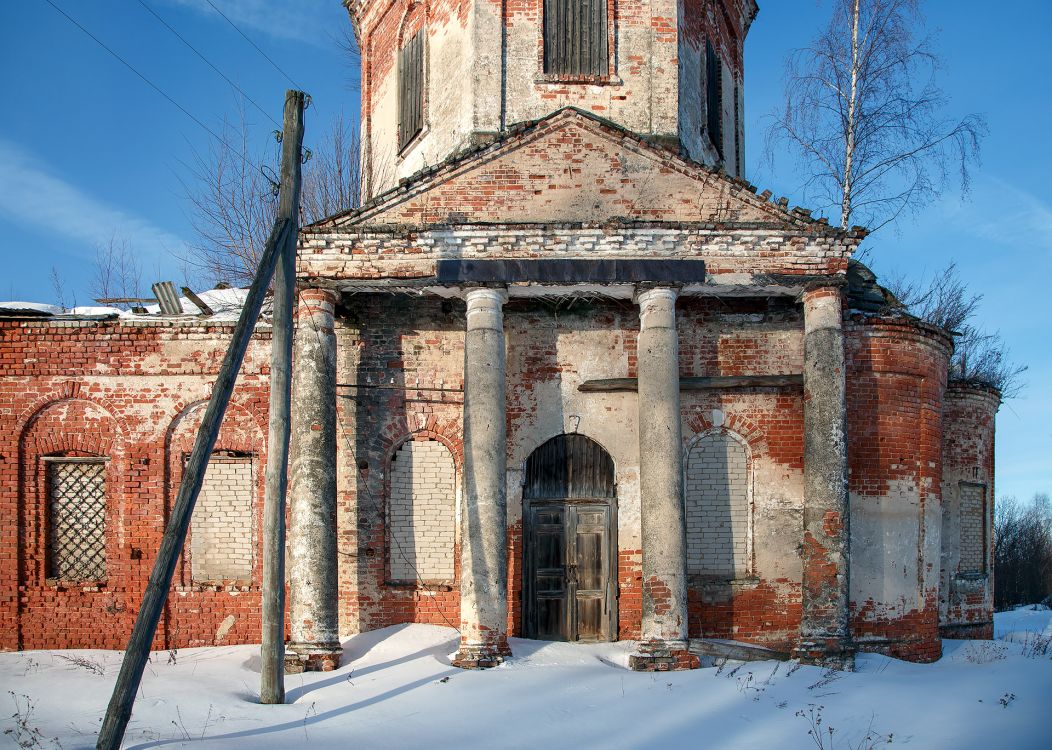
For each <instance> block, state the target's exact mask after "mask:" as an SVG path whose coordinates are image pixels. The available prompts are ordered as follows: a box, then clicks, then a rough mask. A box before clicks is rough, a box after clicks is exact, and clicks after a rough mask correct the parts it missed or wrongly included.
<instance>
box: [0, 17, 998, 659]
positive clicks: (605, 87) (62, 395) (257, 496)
mask: <svg viewBox="0 0 1052 750" xmlns="http://www.w3.org/2000/svg"><path fill="white" fill-rule="evenodd" d="M347 6H348V10H349V11H350V15H351V20H352V22H353V24H354V29H355V33H356V35H357V38H358V42H359V47H360V49H361V55H362V110H361V111H362V118H361V120H362V144H363V145H362V148H363V153H362V173H363V192H364V195H365V198H366V199H365V201H364V202H363V205H362V206H360V207H359V208H357V209H355V210H353V211H348V212H346V213H343V214H340V215H337V216H334V217H330V218H329V219H326V220H325V221H321V222H319V223H317V224H315V225H312V226H309V227H306V228H304V229H303V230H302V232H301V236H300V243H299V257H298V261H297V264H298V281H299V304H298V313H297V332H296V345H295V357H294V364H293V368H294V385H293V408H292V430H293V445H292V457H291V462H290V471H291V479H290V489H289V506H290V510H289V548H288V560H289V573H288V576H289V589H290V606H289V639H290V643H289V663H288V667H289V668H290V669H325V668H331V667H332V665H333V664H335V663H336V662H337V661H338V660H339V658H340V653H341V646H340V640H341V638H343V637H345V636H347V635H350V634H353V633H357V632H361V631H366V630H372V629H375V628H381V627H385V626H389V625H394V624H398V623H409V622H417V623H431V624H436V625H445V626H453V627H456V628H458V629H459V632H460V648H459V651H458V653H457V655H456V657H455V660H454V661H455V663H457V664H459V665H461V666H465V667H473V666H490V665H493V664H496V663H498V662H499V661H500V660H501V659H503V658H505V657H506V656H508V655H509V653H510V650H509V645H508V636H519V637H526V638H538V639H550V640H570V641H597V640H615V639H630V640H634V641H638V647H637V648H636V649H635V650H634V653H633V655H632V658H631V663H632V666H633V667H634V668H637V669H667V668H681V667H689V666H693V665H695V664H696V663H697V657H696V654H698V653H702V652H707V651H706V649H709V648H711V647H712V644H713V643H714V642H715V641H716V640H732V641H738V642H741V643H744V644H751V645H753V646H760V647H765V648H767V649H772V650H775V651H780V652H786V653H792V654H793V655H796V656H798V657H801V658H804V659H808V660H811V661H814V662H818V663H825V664H831V665H835V666H850V663H851V661H852V658H853V654H854V653H855V652H856V651H858V650H863V651H880V652H883V653H888V654H891V655H893V656H897V657H901V658H906V659H912V660H917V661H929V660H933V659H936V658H938V656H939V655H940V637H954V636H967V637H990V636H991V635H992V633H991V631H992V625H991V622H992V575H991V562H992V531H991V526H992V523H991V521H992V502H993V468H994V467H993V438H994V416H995V413H996V411H997V408H998V406H999V396H998V394H997V393H996V392H994V391H992V390H986V389H982V388H978V387H975V386H973V385H965V384H960V383H954V382H948V378H947V371H948V360H949V356H950V354H951V352H952V348H953V339H952V337H951V335H950V334H949V333H948V332H946V331H943V330H941V329H938V328H935V327H932V326H930V325H927V324H925V323H923V322H921V321H919V320H917V319H915V318H913V317H910V316H909V315H907V314H905V312H903V311H902V310H901V309H898V308H897V307H896V305H895V304H894V300H893V298H891V297H890V296H889V295H888V294H887V293H886V292H885V291H884V290H883V289H882V288H881V287H880V286H879V285H878V284H877V283H876V280H875V279H874V277H873V276H872V274H870V273H869V272H868V270H867V269H866V268H865V267H864V266H861V265H860V264H858V263H856V262H855V261H853V260H852V253H853V252H854V250H855V249H856V247H857V246H858V244H859V243H860V242H861V240H862V239H863V237H864V234H865V233H864V231H863V230H861V229H852V230H850V231H843V230H841V229H839V228H836V227H832V226H830V225H829V224H828V222H827V221H825V220H824V219H816V218H814V217H813V216H812V215H811V214H810V212H809V211H807V210H804V209H800V208H792V209H790V208H789V206H788V204H787V203H786V201H784V200H781V201H774V200H772V199H771V195H770V193H769V192H764V193H760V194H757V191H756V188H755V187H753V186H752V185H751V184H749V183H748V182H747V181H746V180H745V179H744V175H743V164H744V158H743V125H742V123H743V121H744V117H743V106H744V105H743V103H744V95H743V86H744V62H743V49H744V41H745V37H746V34H747V32H748V30H749V26H750V24H751V23H752V22H753V19H754V17H755V16H756V13H757V8H756V5H755V2H754V1H753V0H694V1H693V2H686V3H676V2H672V1H671V0H660V1H659V2H655V3H650V4H645V5H639V4H633V3H614V2H609V1H608V0H523V1H522V2H513V3H503V4H501V3H492V2H484V1H483V0H425V1H422V2H421V1H416V2H414V1H413V0H395V1H394V2H378V1H377V0H349V2H347ZM0 316H2V317H0V363H2V370H0V535H3V539H2V542H0V648H5V649H18V648H25V649H32V648H52V647H105V648H123V647H124V644H125V641H126V638H127V634H128V633H129V632H130V629H131V623H132V621H133V619H134V616H135V612H136V608H137V606H138V602H139V600H140V599H141V596H142V591H143V589H144V587H145V583H146V580H147V577H148V575H149V571H150V568H151V566H152V562H153V556H154V554H155V552H156V550H157V546H158V543H159V539H160V535H161V532H162V529H163V525H164V523H165V518H166V514H167V512H168V509H169V506H170V504H171V502H172V500H173V499H174V496H175V494H176V491H177V489H178V485H179V481H180V478H181V472H182V470H183V465H184V461H185V457H186V455H187V453H188V451H189V449H190V445H191V443H192V441H193V437H194V434H195V430H196V427H197V425H198V423H199V421H200V418H201V415H202V412H203V406H204V403H205V401H206V400H207V398H208V396H209V393H210V387H211V384H212V382H213V381H214V379H215V375H216V373H217V371H218V368H219V363H220V361H221V359H222V356H223V353H224V351H225V346H226V343H227V341H228V340H229V336H230V332H231V330H232V322H231V321H230V320H228V319H227V318H224V317H223V316H208V315H189V314H185V315H161V314H150V315H124V316H119V317H118V316H114V315H97V316H76V315H46V314H39V313H34V314H30V312H28V311H25V310H17V309H10V310H7V311H6V312H4V311H0ZM268 350H269V340H268V333H267V330H266V327H265V326H264V327H261V328H260V329H259V332H258V333H257V335H256V338H255V340H254V341H253V344H252V346H251V347H250V349H249V354H248V357H247V359H246V363H245V366H244V367H243V369H242V372H241V375H240V378H239V383H238V387H237V389H236V391H235V395H234V398H233V401H232V405H231V408H230V410H229V412H228V414H227V418H226V421H225V423H224V425H223V428H222V433H221V435H220V437H219V440H218V442H217V445H216V451H217V452H216V454H215V455H214V456H213V459H212V462H211V464H210V467H209V470H208V475H207V478H206V481H205V486H204V489H203V491H202V495H201V498H200V500H199V502H198V507H197V509H196V511H195V516H194V520H193V525H192V528H191V530H190V535H189V539H188V543H187V546H186V549H185V550H184V553H183V556H182V560H181V563H180V567H179V569H178V571H177V575H176V582H175V585H174V586H173V590H172V592H171V595H170V597H169V600H168V605H167V607H166V610H165V614H164V617H163V620H162V623H161V627H160V630H159V631H158V634H157V639H156V641H155V646H156V647H157V648H166V647H178V646H192V645H211V644H220V643H223V644H226V643H241V642H249V643H250V642H258V640H259V638H260V624H259V621H260V581H261V568H262V563H261V559H260V550H261V539H260V535H261V530H262V521H261V517H262V497H263V489H262V485H263V481H262V475H263V471H262V469H263V466H264V464H265V460H266V443H265V436H266V433H267V424H266V420H267V396H268V367H269V365H268V362H269V360H268Z"/></svg>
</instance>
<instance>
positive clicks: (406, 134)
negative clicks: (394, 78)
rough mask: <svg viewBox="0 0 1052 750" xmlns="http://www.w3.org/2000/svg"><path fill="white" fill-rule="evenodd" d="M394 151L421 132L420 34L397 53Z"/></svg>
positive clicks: (422, 120)
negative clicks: (396, 113)
mask: <svg viewBox="0 0 1052 750" xmlns="http://www.w3.org/2000/svg"><path fill="white" fill-rule="evenodd" d="M398 93H399V100H398V150H399V151H401V150H402V149H404V148H405V147H406V146H407V145H409V142H410V141H412V140H413V138H415V137H416V136H417V134H418V133H419V132H420V131H421V130H423V129H424V31H423V29H421V30H420V31H418V32H416V34H414V35H413V37H412V39H410V40H409V41H408V42H406V44H405V46H404V47H402V49H401V50H399V52H398Z"/></svg>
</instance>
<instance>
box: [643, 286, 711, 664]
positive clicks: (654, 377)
mask: <svg viewBox="0 0 1052 750" xmlns="http://www.w3.org/2000/svg"><path fill="white" fill-rule="evenodd" d="M676 297H677V292H676V290H675V289H671V288H668V287H660V288H657V289H648V290H645V291H641V292H640V293H639V294H638V295H637V298H636V300H637V302H638V304H639V320H640V327H639V342H638V345H637V360H638V366H637V369H638V374H639V378H638V382H639V492H640V499H641V536H642V545H643V632H642V639H641V641H640V647H639V650H638V652H637V653H635V654H633V655H632V656H631V657H630V664H631V666H632V668H633V669H637V670H644V671H646V670H659V669H660V670H666V669H683V668H689V667H692V666H697V660H696V659H692V658H691V657H690V655H689V653H688V651H687V550H686V539H685V536H684V517H683V440H682V436H681V429H680V407H679V334H678V332H677V330H676Z"/></svg>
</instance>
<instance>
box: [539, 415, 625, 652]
mask: <svg viewBox="0 0 1052 750" xmlns="http://www.w3.org/2000/svg"><path fill="white" fill-rule="evenodd" d="M614 491H615V487H614V468H613V461H612V459H611V458H610V456H609V455H608V454H607V453H606V452H605V451H604V450H603V449H602V448H601V447H600V446H599V445H598V444H597V443H595V442H593V441H591V440H589V439H588V438H586V437H584V436H582V435H561V436H559V437H557V438H553V439H552V440H550V441H548V442H547V443H545V444H544V445H542V446H541V447H540V448H538V449H537V451H535V452H534V454H533V455H531V456H530V459H529V460H528V461H527V463H526V486H525V487H524V492H523V503H524V506H525V507H524V511H525V512H524V516H525V521H526V523H525V526H526V528H525V530H524V531H525V539H526V545H525V565H524V573H525V581H524V584H525V587H524V588H525V591H524V596H525V605H526V606H525V618H524V619H525V630H526V637H528V638H538V639H542V640H553V641H604V640H612V639H613V638H614V637H615V635H616V632H617V631H616V622H617V586H616V572H617V571H616V560H617V554H616V539H615V537H614V529H615V527H616V524H615V511H616V500H615V497H614Z"/></svg>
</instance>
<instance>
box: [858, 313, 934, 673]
mask: <svg viewBox="0 0 1052 750" xmlns="http://www.w3.org/2000/svg"><path fill="white" fill-rule="evenodd" d="M845 334H846V339H845V347H846V349H847V352H848V379H847V383H848V394H847V402H848V425H849V429H848V435H849V452H848V457H849V461H850V479H849V491H850V506H851V581H850V586H851V628H852V635H853V637H854V639H855V642H856V644H857V646H858V647H859V648H860V649H862V650H867V651H879V652H882V653H888V654H890V655H892V656H896V657H899V658H907V659H911V660H915V661H933V660H935V659H937V658H938V657H939V655H940V653H941V643H940V641H939V631H938V624H939V623H938V620H939V612H938V599H939V555H940V548H941V534H942V499H941V487H940V482H941V479H942V410H943V392H944V389H945V387H946V372H947V366H948V362H949V354H950V347H951V342H950V339H949V337H948V336H947V335H946V334H945V333H942V332H941V331H939V330H937V329H934V328H932V327H931V326H926V325H924V324H921V323H917V322H914V321H911V320H909V319H905V318H879V317H873V316H869V317H867V316H862V315H855V316H853V317H851V319H850V321H849V323H848V325H847V327H846V329H845Z"/></svg>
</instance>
